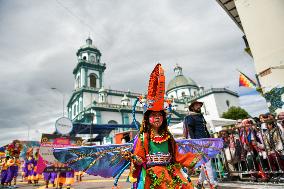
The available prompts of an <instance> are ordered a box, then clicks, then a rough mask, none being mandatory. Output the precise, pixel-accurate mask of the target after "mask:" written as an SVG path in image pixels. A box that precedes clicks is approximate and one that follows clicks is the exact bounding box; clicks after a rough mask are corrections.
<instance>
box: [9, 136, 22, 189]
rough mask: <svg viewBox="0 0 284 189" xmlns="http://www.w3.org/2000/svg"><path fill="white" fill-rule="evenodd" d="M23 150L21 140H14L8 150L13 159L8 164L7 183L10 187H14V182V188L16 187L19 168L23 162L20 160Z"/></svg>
mask: <svg viewBox="0 0 284 189" xmlns="http://www.w3.org/2000/svg"><path fill="white" fill-rule="evenodd" d="M21 150H22V144H21V142H20V141H19V140H14V141H13V142H12V144H10V145H9V146H8V148H7V151H8V153H9V155H10V157H11V158H10V159H9V160H8V162H7V164H8V170H7V178H6V183H8V185H9V186H11V185H12V184H11V183H12V180H14V187H16V184H17V176H18V171H19V167H20V166H21V161H20V159H19V156H20V153H21Z"/></svg>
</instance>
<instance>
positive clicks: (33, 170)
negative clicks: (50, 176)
mask: <svg viewBox="0 0 284 189" xmlns="http://www.w3.org/2000/svg"><path fill="white" fill-rule="evenodd" d="M38 150H39V149H37V151H36V153H35V155H34V161H33V169H32V180H33V181H34V186H38V181H39V179H40V177H41V174H38V173H37V162H38V153H39V151H38Z"/></svg>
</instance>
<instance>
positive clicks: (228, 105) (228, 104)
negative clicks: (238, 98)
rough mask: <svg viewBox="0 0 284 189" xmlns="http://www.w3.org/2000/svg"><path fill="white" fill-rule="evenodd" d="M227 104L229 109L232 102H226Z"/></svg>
mask: <svg viewBox="0 0 284 189" xmlns="http://www.w3.org/2000/svg"><path fill="white" fill-rule="evenodd" d="M226 104H227V107H228V108H229V107H230V101H229V100H226Z"/></svg>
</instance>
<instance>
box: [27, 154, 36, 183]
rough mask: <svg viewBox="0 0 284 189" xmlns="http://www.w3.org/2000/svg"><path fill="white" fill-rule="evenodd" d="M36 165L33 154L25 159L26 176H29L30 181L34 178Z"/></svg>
mask: <svg viewBox="0 0 284 189" xmlns="http://www.w3.org/2000/svg"><path fill="white" fill-rule="evenodd" d="M34 167H35V159H34V158H33V157H32V156H31V157H30V158H29V159H27V160H26V161H25V170H26V177H27V178H28V181H29V182H31V181H32V180H33V174H34Z"/></svg>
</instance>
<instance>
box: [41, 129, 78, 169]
mask: <svg viewBox="0 0 284 189" xmlns="http://www.w3.org/2000/svg"><path fill="white" fill-rule="evenodd" d="M81 143H82V139H81V138H80V137H62V136H61V135H53V134H42V137H41V145H40V149H39V159H38V164H37V171H38V173H42V172H44V170H45V168H46V167H47V166H49V167H50V166H54V167H62V166H64V165H62V164H61V163H59V162H58V161H57V160H56V159H55V157H54V155H53V149H54V148H62V147H71V146H80V145H81Z"/></svg>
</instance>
